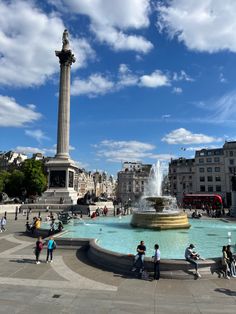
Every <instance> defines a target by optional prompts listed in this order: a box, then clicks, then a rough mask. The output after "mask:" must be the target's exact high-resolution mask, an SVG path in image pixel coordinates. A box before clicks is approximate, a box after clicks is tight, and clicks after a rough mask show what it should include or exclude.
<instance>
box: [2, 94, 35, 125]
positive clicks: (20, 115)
mask: <svg viewBox="0 0 236 314" xmlns="http://www.w3.org/2000/svg"><path fill="white" fill-rule="evenodd" d="M40 118H41V114H40V113H38V112H36V111H35V106H34V105H28V106H26V107H23V106H21V105H20V104H18V103H17V102H16V100H15V99H14V98H11V97H8V96H3V95H0V126H2V127H22V126H24V125H25V124H27V123H31V122H34V121H37V120H39V119H40Z"/></svg>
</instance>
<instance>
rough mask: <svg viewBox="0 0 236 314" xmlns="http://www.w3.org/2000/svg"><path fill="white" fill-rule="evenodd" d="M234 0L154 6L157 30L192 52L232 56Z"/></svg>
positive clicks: (234, 48) (234, 49) (235, 49)
mask: <svg viewBox="0 0 236 314" xmlns="http://www.w3.org/2000/svg"><path fill="white" fill-rule="evenodd" d="M235 12H236V1H235V0H225V1H221V0H198V1H196V0H172V1H168V2H167V4H163V2H162V4H160V3H159V6H158V13H159V14H158V21H157V25H158V27H159V30H160V31H162V30H163V29H165V30H166V31H167V32H168V34H169V35H170V36H171V37H173V36H176V37H177V38H178V40H179V41H181V42H184V43H185V45H186V46H187V47H188V48H189V49H192V50H198V51H207V52H210V53H212V52H217V51H220V50H230V51H232V52H236V37H235V33H236V21H235Z"/></svg>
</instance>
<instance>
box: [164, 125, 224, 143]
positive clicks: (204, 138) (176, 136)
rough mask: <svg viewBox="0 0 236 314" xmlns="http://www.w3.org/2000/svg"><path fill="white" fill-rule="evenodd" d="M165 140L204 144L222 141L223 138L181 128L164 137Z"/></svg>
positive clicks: (168, 141)
mask: <svg viewBox="0 0 236 314" xmlns="http://www.w3.org/2000/svg"><path fill="white" fill-rule="evenodd" d="M162 141H163V142H167V143H168V144H202V143H212V142H219V141H222V139H221V138H215V137H212V136H208V135H204V134H201V133H199V134H198V133H191V132H190V131H188V130H186V129H184V128H180V129H176V130H174V131H172V132H170V133H169V134H167V135H165V136H164V137H163V138H162Z"/></svg>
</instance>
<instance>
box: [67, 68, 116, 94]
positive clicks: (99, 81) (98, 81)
mask: <svg viewBox="0 0 236 314" xmlns="http://www.w3.org/2000/svg"><path fill="white" fill-rule="evenodd" d="M114 86H115V83H114V82H112V81H111V80H110V79H109V78H108V77H105V76H103V75H102V74H99V73H95V74H92V75H90V76H89V78H88V79H86V80H82V79H79V78H76V79H75V80H74V81H73V83H72V85H71V95H89V96H90V97H94V96H97V95H104V94H106V93H108V92H111V91H113V89H114Z"/></svg>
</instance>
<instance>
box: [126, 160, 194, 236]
mask: <svg viewBox="0 0 236 314" xmlns="http://www.w3.org/2000/svg"><path fill="white" fill-rule="evenodd" d="M162 181H163V173H162V170H161V163H160V161H158V162H157V164H156V165H153V166H152V169H151V171H150V177H149V181H148V184H147V187H146V189H145V193H144V196H143V197H142V199H141V201H140V206H139V207H140V208H139V210H138V211H135V212H134V213H133V216H132V220H131V225H132V226H133V227H140V228H151V229H158V230H164V229H187V228H189V227H190V224H189V222H188V217H187V214H186V213H184V212H181V211H180V210H179V209H178V206H177V202H176V198H174V197H171V196H162V193H161V190H162Z"/></svg>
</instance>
